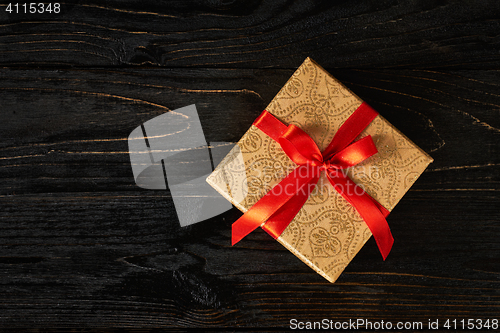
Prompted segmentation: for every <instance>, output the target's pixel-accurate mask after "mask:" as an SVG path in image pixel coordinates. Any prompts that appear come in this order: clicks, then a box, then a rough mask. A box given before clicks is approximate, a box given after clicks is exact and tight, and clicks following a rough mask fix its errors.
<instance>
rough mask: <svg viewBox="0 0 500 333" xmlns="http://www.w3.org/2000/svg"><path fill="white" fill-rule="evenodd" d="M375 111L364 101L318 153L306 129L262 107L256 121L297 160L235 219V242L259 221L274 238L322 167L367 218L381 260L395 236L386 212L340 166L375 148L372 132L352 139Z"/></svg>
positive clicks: (305, 196) (355, 161) (304, 198)
mask: <svg viewBox="0 0 500 333" xmlns="http://www.w3.org/2000/svg"><path fill="white" fill-rule="evenodd" d="M376 116H377V112H376V111H375V110H373V109H372V108H371V107H369V106H368V105H367V104H366V103H362V104H361V105H360V106H359V107H358V108H357V109H356V111H355V112H354V113H353V114H352V115H351V116H350V117H349V118H348V119H347V120H346V121H345V122H344V124H343V125H342V126H341V127H340V128H339V130H338V131H337V133H336V134H335V136H334V137H333V139H332V141H331V142H330V144H329V145H328V147H327V148H326V149H325V151H324V152H323V153H321V152H320V150H319V148H318V146H317V145H316V143H315V142H314V140H313V139H312V138H311V137H310V136H309V135H307V133H305V132H304V131H302V130H301V129H300V128H298V127H297V126H295V125H289V126H288V127H286V126H285V125H284V124H283V123H281V122H280V121H279V120H278V119H276V118H275V117H274V116H272V115H271V114H270V113H269V112H267V111H265V110H264V112H262V114H261V116H259V118H257V120H256V121H255V122H254V125H255V126H257V127H258V128H259V129H260V130H262V131H263V132H264V133H266V134H267V135H268V136H270V137H271V138H272V139H273V140H275V141H278V142H279V144H280V145H281V148H282V149H283V151H284V152H285V153H286V154H287V155H288V157H290V159H291V160H292V161H293V162H295V163H296V164H298V165H299V166H298V167H297V168H296V169H295V170H294V171H292V172H291V173H290V174H289V175H288V176H286V177H285V178H284V179H283V180H281V182H279V183H278V184H276V185H275V186H274V187H273V188H272V190H271V191H269V192H268V193H267V194H266V195H265V196H264V197H262V198H261V199H260V200H259V201H257V203H256V204H255V205H253V206H252V207H251V208H250V209H249V210H248V211H247V212H246V213H245V214H243V216H242V217H241V218H240V219H238V221H236V222H235V223H233V226H232V230H233V232H232V239H233V245H234V244H235V243H237V242H238V241H239V240H241V239H242V238H243V237H245V236H246V235H248V234H249V233H250V232H252V231H253V230H254V229H256V228H257V227H258V226H260V225H262V224H263V225H262V228H263V229H264V230H266V231H267V232H268V233H269V234H270V235H272V236H273V237H274V238H278V237H279V236H280V235H281V233H282V232H283V231H284V230H285V229H286V227H287V226H288V224H289V223H290V222H291V221H292V220H293V218H294V217H295V215H297V213H298V212H299V210H300V209H301V207H302V205H304V204H305V203H306V201H307V199H308V197H309V195H310V194H311V193H312V191H313V189H314V187H316V184H317V183H318V180H319V176H320V173H321V172H322V171H323V170H325V171H326V175H327V178H328V180H329V181H330V183H331V185H332V186H333V187H334V188H335V190H336V191H337V192H338V193H340V195H342V197H344V199H346V200H347V201H348V202H349V203H350V204H351V205H352V206H353V207H354V208H355V209H356V210H357V211H358V213H359V215H360V216H361V218H362V219H363V220H364V221H365V222H366V224H367V226H368V227H369V229H370V231H371V232H372V234H373V236H374V238H375V241H376V242H377V245H378V247H379V249H380V252H381V254H382V257H383V258H384V260H385V258H386V257H387V255H388V254H389V251H390V250H391V247H392V244H393V242H394V239H393V238H392V235H391V231H390V229H389V226H388V224H387V221H386V220H385V217H386V216H387V215H388V214H389V212H388V211H387V210H386V209H385V208H384V207H383V206H382V205H380V204H379V203H378V202H377V201H376V200H375V199H373V198H372V197H370V196H369V195H368V193H366V192H365V191H364V190H363V189H362V188H361V187H359V186H357V185H356V183H354V182H353V181H352V180H351V179H350V178H349V177H348V176H347V175H346V174H345V173H344V172H342V169H345V168H348V167H351V166H354V165H356V164H358V163H360V162H362V161H364V160H365V159H367V158H368V157H370V156H372V155H373V154H376V153H377V148H376V147H375V144H374V143H373V140H372V138H371V137H370V136H367V137H364V138H362V139H361V140H358V141H356V142H353V141H354V140H355V139H356V138H357V137H358V135H360V134H361V132H362V131H363V130H364V129H365V127H366V126H368V124H370V122H371V121H372V120H373V119H374V118H375V117H376Z"/></svg>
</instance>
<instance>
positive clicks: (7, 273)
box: [0, 0, 500, 331]
mask: <svg viewBox="0 0 500 333" xmlns="http://www.w3.org/2000/svg"><path fill="white" fill-rule="evenodd" d="M64 6H66V8H67V9H68V10H67V11H66V12H65V13H63V14H61V15H60V16H58V17H56V18H54V17H51V16H45V17H44V18H43V19H42V18H40V19H38V18H36V17H30V16H27V15H25V16H23V17H20V18H15V17H13V16H8V17H7V16H6V14H5V13H4V12H3V10H1V12H2V14H1V15H3V16H1V17H0V18H1V19H2V21H1V22H2V24H1V25H0V28H1V29H2V30H1V31H0V43H2V44H0V48H2V49H0V50H1V52H0V63H1V65H2V66H3V67H2V68H0V101H1V102H0V103H1V104H0V105H1V109H0V114H1V120H2V121H1V122H0V207H1V208H0V327H1V329H3V330H6V331H10V330H12V329H14V328H24V329H39V330H48V329H60V330H68V331H80V330H84V329H97V330H98V329H109V328H116V329H119V328H124V329H130V330H132V329H151V328H157V327H161V328H166V329H168V328H170V329H177V330H192V331H199V330H200V328H203V329H210V330H212V331H221V330H236V329H238V328H240V329H246V330H248V331H254V330H255V331H257V330H259V331H281V330H286V329H287V328H288V327H289V322H290V319H292V318H297V319H299V320H322V319H324V318H327V319H331V320H334V321H342V320H348V319H356V318H368V319H371V320H374V321H375V320H384V321H392V322H394V323H395V322H397V321H401V320H409V321H422V322H424V324H426V323H427V322H428V319H433V320H435V319H446V318H451V319H454V318H457V319H462V318H483V319H486V318H498V319H500V318H499V317H500V292H499V290H500V241H499V237H498V236H499V226H500V224H499V223H500V214H499V211H498V207H499V204H500V197H499V195H498V192H499V181H500V178H499V174H500V172H499V171H500V158H499V156H500V154H499V153H500V152H499V144H498V143H499V137H500V123H499V119H500V117H499V110H500V93H499V86H500V84H499V82H500V71H499V70H498V65H499V63H500V57H499V54H498V24H499V22H500V21H499V20H498V5H497V3H496V2H486V1H485V2H482V1H478V2H477V5H476V6H475V7H474V9H471V8H468V7H469V5H467V2H444V1H443V2H441V3H439V2H438V3H437V2H434V1H433V2H426V1H413V2H407V3H402V2H396V1H394V2H393V1H385V2H384V1H383V2H377V4H374V3H373V4H370V3H366V4H351V3H349V2H339V3H336V4H330V3H329V2H323V3H319V2H313V1H311V2H308V1H302V2H299V1H297V2H279V1H262V2H259V1H249V2H242V1H233V2H230V1H229V2H223V1H220V2H218V1H201V0H200V1H196V2H194V1H192V2H181V1H173V2H161V1H157V2H144V3H143V4H141V5H139V4H138V3H136V2H132V1H121V2H112V1H108V2H105V4H102V3H101V4H97V3H92V2H89V1H86V2H84V1H79V2H75V3H74V4H65V5H64ZM64 6H63V8H64ZM49 49H53V50H51V51H48V50H49ZM70 49H71V50H74V51H68V50H70ZM305 56H311V57H312V58H313V59H315V60H316V61H318V62H319V63H320V64H321V65H323V66H324V67H325V68H326V69H327V70H328V71H329V72H331V73H332V74H333V75H334V76H335V77H336V78H338V79H339V80H340V81H342V82H343V83H345V84H346V85H347V86H348V87H349V88H350V89H352V90H353V91H354V92H355V93H356V94H358V95H359V96H360V97H361V98H362V99H364V100H366V101H367V102H368V103H369V104H370V105H372V106H373V107H374V108H375V109H377V110H378V111H379V112H380V113H381V114H382V115H383V116H384V117H385V118H386V119H388V120H389V121H390V122H391V123H392V124H394V125H395V126H396V127H397V128H399V129H400V130H401V131H402V132H403V133H405V134H406V135H407V136H408V137H409V138H410V139H411V140H412V141H414V142H415V143H416V144H417V145H419V146H420V147H422V148H423V149H424V150H425V151H426V152H428V153H429V154H430V155H431V156H432V157H433V158H434V160H435V162H434V163H433V164H431V166H430V167H429V168H428V170H427V171H426V172H425V173H424V174H423V175H422V177H421V178H419V180H418V181H417V182H416V184H415V185H414V186H413V187H412V189H411V190H410V191H409V192H408V193H407V195H406V196H405V197H404V198H403V200H402V201H401V202H400V203H399V204H398V206H397V207H396V208H395V209H394V211H393V212H392V214H391V215H390V217H389V220H388V221H389V224H390V226H391V229H392V231H393V234H394V237H395V239H396V243H395V245H394V248H393V251H392V252H391V255H390V256H389V258H388V259H387V261H385V262H383V261H382V260H381V259H380V255H379V253H378V252H377V247H376V244H375V242H374V241H373V240H370V241H369V242H368V243H367V244H366V246H365V247H364V248H363V249H362V250H361V252H360V253H359V254H358V255H357V256H356V257H355V259H354V260H353V261H352V262H351V264H350V265H349V266H348V267H347V269H346V271H345V272H344V273H343V274H342V275H341V277H340V278H339V280H338V281H337V282H336V283H334V284H330V283H328V282H327V281H326V280H324V279H323V278H322V277H321V276H319V275H317V274H316V273H314V272H313V271H312V270H311V269H310V268H309V267H307V266H306V265H305V264H303V263H302V262H301V261H300V260H298V259H297V258H296V257H295V256H293V255H292V254H291V253H289V252H288V251H287V250H286V249H284V248H283V247H282V246H281V245H279V244H278V243H277V242H275V241H273V240H272V239H271V238H270V237H269V236H268V235H267V234H265V233H264V232H262V231H260V230H259V231H256V232H254V233H252V234H251V235H249V236H248V237H247V238H246V239H245V240H244V241H242V242H240V243H239V244H238V245H237V246H235V247H231V246H230V226H231V223H232V222H233V221H235V220H236V219H237V218H238V217H239V216H240V213H239V212H237V211H236V210H235V209H233V210H231V211H228V212H226V213H224V214H222V215H220V216H218V217H216V218H212V219H210V220H208V221H205V222H202V223H198V224H196V225H193V226H189V227H185V228H181V227H180V226H179V224H178V221H177V217H176V214H175V209H174V206H173V202H172V199H171V196H170V192H169V191H168V190H167V191H150V190H143V189H140V188H138V187H137V186H136V185H135V184H134V179H133V175H132V171H131V167H130V162H129V157H128V146H127V137H128V135H129V133H130V132H131V131H132V130H133V129H134V128H135V127H137V126H138V125H139V124H141V123H143V122H144V121H146V120H148V119H151V118H153V117H155V116H157V115H160V114H162V113H164V112H168V111H169V110H172V109H175V108H178V107H182V106H185V105H189V104H192V103H196V105H197V108H198V111H199V115H200V120H201V123H202V126H203V130H204V132H205V135H206V138H207V141H209V142H212V141H233V142H234V141H237V140H238V139H239V138H240V137H241V135H242V134H243V133H244V132H245V131H246V130H247V129H248V127H249V126H250V124H251V123H252V121H253V120H254V119H255V117H256V116H257V115H259V114H260V112H261V111H262V109H263V108H265V107H266V105H267V104H268V103H269V101H270V100H271V99H272V97H273V96H274V95H275V94H276V93H277V92H278V90H279V89H280V88H281V86H282V85H283V84H284V83H285V82H286V80H287V79H288V78H289V76H290V75H291V74H292V73H293V71H294V69H295V68H296V67H297V66H298V65H300V63H301V62H302V60H303V59H304V58H305Z"/></svg>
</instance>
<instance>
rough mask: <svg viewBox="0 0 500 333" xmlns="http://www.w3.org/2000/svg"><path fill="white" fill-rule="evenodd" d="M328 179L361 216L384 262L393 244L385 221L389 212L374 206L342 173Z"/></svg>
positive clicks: (368, 197) (373, 202)
mask: <svg viewBox="0 0 500 333" xmlns="http://www.w3.org/2000/svg"><path fill="white" fill-rule="evenodd" d="M328 179H329V180H330V183H331V184H332V185H333V187H334V188H335V189H336V190H337V192H339V193H340V194H341V195H342V197H344V198H345V199H346V200H347V201H348V202H349V203H350V204H351V205H352V206H353V207H354V208H355V209H356V210H357V212H358V213H359V215H361V218H362V219H363V220H364V221H365V223H366V225H367V226H368V228H369V229H370V231H371V233H372V235H373V238H375V241H376V242H377V246H378V248H379V250H380V253H381V254H382V258H383V259H384V260H385V259H386V258H387V256H388V255H389V252H391V249H392V245H393V244H394V238H393V237H392V233H391V229H390V228H389V225H388V224H387V221H386V219H385V217H386V216H387V215H388V214H389V211H387V209H385V208H384V207H382V205H380V204H379V203H377V204H376V203H375V200H374V199H373V198H372V197H371V196H370V195H368V193H366V192H365V191H364V190H363V189H362V188H361V187H359V186H358V185H356V183H354V182H353V181H352V180H351V179H350V178H349V177H347V176H346V175H344V174H343V173H338V175H337V177H334V178H331V177H328ZM381 208H382V209H381Z"/></svg>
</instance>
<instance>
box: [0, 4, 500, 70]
mask: <svg viewBox="0 0 500 333" xmlns="http://www.w3.org/2000/svg"><path fill="white" fill-rule="evenodd" d="M5 9H7V3H6V4H2V5H0V13H2V16H0V64H2V65H7V66H21V67H25V66H55V67H57V68H60V67H61V66H117V65H144V66H155V67H156V66H166V67H170V68H172V67H217V68H218V67H226V68H269V67H271V68H296V67H297V64H299V63H300V62H301V61H302V60H303V59H304V58H305V57H306V56H310V57H312V58H313V59H315V60H316V61H318V62H319V63H321V64H322V65H323V66H325V67H336V68H349V67H356V68H360V67H364V68H381V67H384V68H401V67H403V68H444V67H447V68H461V69H464V68H470V69H472V68H474V69H480V68H482V69H489V68H498V66H499V64H500V62H499V59H498V47H499V37H498V31H499V28H500V22H499V20H498V15H499V13H500V6H499V3H498V2H496V1H474V2H473V3H472V2H467V1H465V2H463V1H451V2H448V1H412V2H409V3H408V2H404V3H398V2H394V1H390V0H385V1H376V2H361V3H359V2H356V3H350V2H342V3H336V2H328V1H323V2H318V1H297V2H290V1H285V0H280V1H242V0H237V1H230V2H224V1H209V0H200V1H174V2H159V1H141V2H137V1H132V0H127V1H106V2H104V3H103V2H102V1H101V2H96V1H72V2H69V3H66V2H64V3H61V12H60V13H58V14H55V13H44V14H38V13H37V14H24V13H17V14H16V13H10V14H9V13H7V12H5ZM19 11H23V9H22V8H21V9H19Z"/></svg>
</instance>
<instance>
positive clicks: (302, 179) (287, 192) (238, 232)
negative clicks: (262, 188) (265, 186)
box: [231, 165, 318, 245]
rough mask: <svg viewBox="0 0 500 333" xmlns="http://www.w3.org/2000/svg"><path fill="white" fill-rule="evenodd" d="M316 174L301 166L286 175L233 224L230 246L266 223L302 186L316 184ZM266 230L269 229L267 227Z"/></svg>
mask: <svg viewBox="0 0 500 333" xmlns="http://www.w3.org/2000/svg"><path fill="white" fill-rule="evenodd" d="M316 173H317V171H316V170H315V169H314V168H312V167H310V166H309V165H302V166H299V167H297V168H296V169H295V170H293V171H292V172H291V173H290V174H288V176H286V177H285V178H284V179H283V180H282V181H281V182H279V183H278V184H277V185H276V186H274V187H273V188H272V190H271V191H269V192H268V193H267V194H266V195H265V196H263V197H262V198H261V199H260V200H259V201H257V203H255V205H253V206H252V207H251V208H250V209H249V210H248V211H247V212H246V213H245V214H243V216H241V217H240V218H239V219H238V220H237V221H236V222H234V223H233V225H232V232H231V239H232V241H231V242H232V245H234V244H236V243H238V242H239V241H240V240H242V239H243V238H244V237H245V236H246V235H248V234H249V233H251V232H252V231H254V230H255V229H257V228H258V227H259V226H260V225H262V224H263V223H264V222H266V221H267V220H268V219H269V218H270V217H271V216H272V215H273V214H274V213H276V212H277V211H278V210H280V208H282V207H283V206H284V205H285V204H286V203H287V202H288V201H289V200H291V199H292V198H293V197H294V196H295V195H296V193H297V192H298V191H301V190H302V188H303V187H304V186H306V185H308V184H311V183H312V182H314V180H315V179H316V182H317V179H318V177H315V175H316ZM304 174H305V175H304ZM306 199H307V198H306ZM297 212H298V210H297ZM292 218H293V216H292ZM290 220H291V219H290ZM290 220H289V221H288V222H290ZM285 228H286V227H285ZM267 229H269V226H268V228H267ZM278 236H279V235H278Z"/></svg>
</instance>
